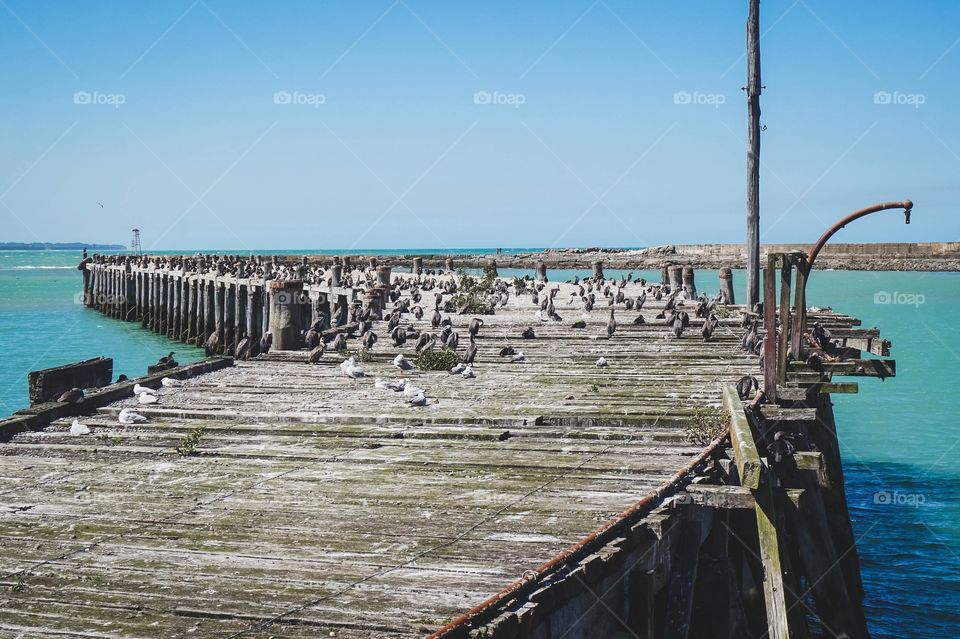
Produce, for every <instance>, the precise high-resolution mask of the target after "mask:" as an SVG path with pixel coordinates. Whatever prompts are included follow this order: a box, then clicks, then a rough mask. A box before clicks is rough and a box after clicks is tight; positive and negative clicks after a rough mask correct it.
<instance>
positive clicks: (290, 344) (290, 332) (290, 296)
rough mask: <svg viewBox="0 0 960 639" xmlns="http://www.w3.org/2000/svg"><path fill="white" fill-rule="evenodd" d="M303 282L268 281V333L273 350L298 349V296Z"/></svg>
mask: <svg viewBox="0 0 960 639" xmlns="http://www.w3.org/2000/svg"><path fill="white" fill-rule="evenodd" d="M302 291H303V282H301V281H299V280H287V281H283V282H281V281H277V280H271V281H270V298H271V303H270V332H271V333H273V348H274V349H276V350H278V351H289V350H294V349H297V348H300V294H301V292H302Z"/></svg>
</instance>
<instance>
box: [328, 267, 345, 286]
mask: <svg viewBox="0 0 960 639" xmlns="http://www.w3.org/2000/svg"><path fill="white" fill-rule="evenodd" d="M342 278H343V267H342V266H340V264H338V263H336V262H334V264H333V266H331V267H330V283H331V284H332V285H333V286H340V280H341V279H342Z"/></svg>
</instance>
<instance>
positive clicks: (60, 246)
mask: <svg viewBox="0 0 960 639" xmlns="http://www.w3.org/2000/svg"><path fill="white" fill-rule="evenodd" d="M83 249H87V250H89V251H126V250H127V247H126V246H124V245H123V244H84V243H83V242H61V243H57V242H50V243H47V242H0V251H80V250H83Z"/></svg>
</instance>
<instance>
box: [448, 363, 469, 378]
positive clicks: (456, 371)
mask: <svg viewBox="0 0 960 639" xmlns="http://www.w3.org/2000/svg"><path fill="white" fill-rule="evenodd" d="M466 368H467V365H466V364H464V363H463V362H460V363H459V364H457V365H456V366H454V367H453V368H451V369H450V374H451V375H459V374H460V373H462V372H463V371H464V370H465V369H466Z"/></svg>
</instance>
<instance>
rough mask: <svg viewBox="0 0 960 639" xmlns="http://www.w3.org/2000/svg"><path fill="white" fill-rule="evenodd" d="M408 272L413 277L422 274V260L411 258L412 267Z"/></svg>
mask: <svg viewBox="0 0 960 639" xmlns="http://www.w3.org/2000/svg"><path fill="white" fill-rule="evenodd" d="M410 272H411V273H413V274H414V275H420V274H421V273H423V258H422V257H415V258H413V266H411V268H410Z"/></svg>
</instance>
